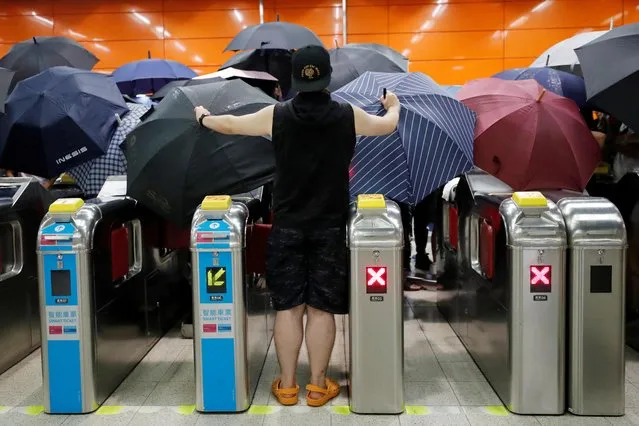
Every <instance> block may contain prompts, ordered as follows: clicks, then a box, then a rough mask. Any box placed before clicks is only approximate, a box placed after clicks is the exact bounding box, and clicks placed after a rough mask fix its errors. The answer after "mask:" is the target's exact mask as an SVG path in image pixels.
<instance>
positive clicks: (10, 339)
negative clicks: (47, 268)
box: [0, 178, 54, 374]
mask: <svg viewBox="0 0 639 426" xmlns="http://www.w3.org/2000/svg"><path fill="white" fill-rule="evenodd" d="M53 200H54V197H53V196H52V195H51V194H50V193H49V192H47V190H46V189H44V188H43V187H42V186H41V185H40V184H39V183H38V181H37V180H36V179H35V178H0V348H2V350H0V374H1V373H3V372H4V371H6V370H7V369H9V368H10V367H12V366H13V365H14V364H16V363H17V362H18V361H20V360H22V359H23V358H24V357H25V356H27V355H28V354H29V353H31V351H33V350H34V349H36V348H38V346H40V312H39V310H38V280H37V276H38V273H37V260H36V245H35V243H36V235H37V232H38V227H39V226H40V221H41V220H42V217H43V216H44V213H45V212H46V209H47V208H48V207H49V204H51V202H53Z"/></svg>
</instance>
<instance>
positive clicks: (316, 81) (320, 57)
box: [291, 46, 333, 92]
mask: <svg viewBox="0 0 639 426" xmlns="http://www.w3.org/2000/svg"><path fill="white" fill-rule="evenodd" d="M291 61H292V64H293V78H292V82H291V83H292V88H293V90H295V91H298V92H319V91H320V90H323V89H326V88H327V87H328V85H329V83H330V82H331V73H332V71H333V69H332V68H331V58H330V56H329V55H328V51H327V50H326V49H324V47H322V46H306V47H302V48H301V49H298V50H297V51H296V52H295V53H294V54H293V58H292V60H291Z"/></svg>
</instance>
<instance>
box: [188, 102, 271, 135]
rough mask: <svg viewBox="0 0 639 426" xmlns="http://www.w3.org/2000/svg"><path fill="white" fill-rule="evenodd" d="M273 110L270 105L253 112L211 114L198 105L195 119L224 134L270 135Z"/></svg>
mask: <svg viewBox="0 0 639 426" xmlns="http://www.w3.org/2000/svg"><path fill="white" fill-rule="evenodd" d="M273 110H274V106H273V105H270V106H267V107H266V108H262V109H261V110H259V111H257V112H255V113H253V114H247V115H240V116H235V115H211V113H209V112H208V110H207V109H206V108H204V107H202V106H198V107H196V108H195V119H196V120H197V121H198V122H200V123H201V124H202V125H203V126H204V127H206V128H208V129H210V130H213V131H215V132H218V133H223V134H225V135H245V136H272V135H271V133H272V129H273ZM202 117H203V118H202ZM200 119H201V121H200Z"/></svg>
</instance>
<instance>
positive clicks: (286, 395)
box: [271, 379, 300, 405]
mask: <svg viewBox="0 0 639 426" xmlns="http://www.w3.org/2000/svg"><path fill="white" fill-rule="evenodd" d="M281 382H282V380H281V379H276V380H275V381H274V382H273V384H272V385H271V392H272V393H273V396H274V397H275V398H277V402H279V403H280V404H282V405H296V404H297V401H298V394H299V393H300V386H299V385H295V387H294V388H288V389H282V388H280V385H281V384H282V383H281Z"/></svg>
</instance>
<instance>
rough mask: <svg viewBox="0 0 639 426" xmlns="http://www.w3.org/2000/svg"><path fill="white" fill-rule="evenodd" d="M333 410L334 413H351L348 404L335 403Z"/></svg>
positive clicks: (344, 414)
mask: <svg viewBox="0 0 639 426" xmlns="http://www.w3.org/2000/svg"><path fill="white" fill-rule="evenodd" d="M331 411H333V413H334V414H341V415H343V416H346V415H348V414H351V409H350V408H349V407H348V405H334V406H332V407H331Z"/></svg>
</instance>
